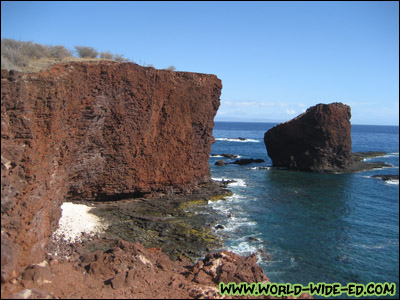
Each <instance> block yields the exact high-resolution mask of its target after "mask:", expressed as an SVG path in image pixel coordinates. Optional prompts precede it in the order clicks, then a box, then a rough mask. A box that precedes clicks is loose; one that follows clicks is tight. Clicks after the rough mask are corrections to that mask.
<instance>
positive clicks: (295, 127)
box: [264, 103, 352, 173]
mask: <svg viewBox="0 0 400 300" xmlns="http://www.w3.org/2000/svg"><path fill="white" fill-rule="evenodd" d="M350 118H351V109H350V106H348V105H345V104H343V103H331V104H317V105H315V106H313V107H310V108H309V109H307V111H306V112H304V113H303V114H301V115H299V116H297V117H296V118H294V119H292V120H290V121H287V122H285V123H281V124H278V125H277V126H275V127H273V128H271V129H270V130H268V131H267V132H266V133H265V135H264V143H265V146H266V148H267V152H268V155H269V157H270V158H271V159H272V163H273V166H274V167H280V168H287V169H290V170H298V171H307V172H321V173H328V172H344V171H345V170H346V168H347V167H348V166H349V165H351V163H352V159H351V125H350Z"/></svg>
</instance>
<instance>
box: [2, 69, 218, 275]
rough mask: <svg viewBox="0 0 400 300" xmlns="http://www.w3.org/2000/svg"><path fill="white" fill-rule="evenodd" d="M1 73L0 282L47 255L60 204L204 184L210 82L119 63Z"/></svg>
mask: <svg viewBox="0 0 400 300" xmlns="http://www.w3.org/2000/svg"><path fill="white" fill-rule="evenodd" d="M1 75H2V76H1V81H2V83H1V121H2V122H1V227H2V235H1V246H2V252H1V264H2V269H1V272H2V273H1V276H2V281H6V280H9V279H10V278H12V277H14V276H15V275H16V274H15V270H16V269H17V266H24V265H25V266H26V265H27V264H28V263H32V262H39V261H40V260H41V259H42V258H43V254H44V253H43V252H44V251H43V249H44V246H45V245H46V241H47V238H48V237H49V236H50V234H51V233H52V231H53V230H54V228H55V227H56V225H57V222H58V219H59V217H60V209H59V206H60V205H61V203H62V202H63V201H64V200H65V199H86V200H88V199H89V200H113V199H120V198H124V197H133V196H140V195H144V194H148V193H151V194H153V193H158V192H172V191H175V192H176V191H190V190H192V189H194V188H196V186H197V185H198V184H200V183H203V182H206V181H208V180H209V165H208V158H209V153H210V151H211V144H212V143H213V142H214V138H213V137H212V129H213V125H214V121H213V119H214V116H215V114H216V112H217V109H218V107H219V103H220V102H219V97H220V92H221V88H222V84H221V81H220V80H219V79H218V78H217V77H216V76H214V75H206V74H195V73H188V72H171V71H166V70H156V69H154V68H144V67H140V66H138V65H136V64H133V63H124V64H121V63H116V62H101V63H93V62H92V63H68V64H59V65H55V66H53V67H52V68H51V69H50V70H48V71H43V72H40V73H32V74H23V73H18V72H12V71H10V72H8V71H4V70H2V73H1ZM3 250H4V251H3Z"/></svg>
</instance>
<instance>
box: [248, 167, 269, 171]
mask: <svg viewBox="0 0 400 300" xmlns="http://www.w3.org/2000/svg"><path fill="white" fill-rule="evenodd" d="M250 169H251V170H271V169H272V167H251V168H250Z"/></svg>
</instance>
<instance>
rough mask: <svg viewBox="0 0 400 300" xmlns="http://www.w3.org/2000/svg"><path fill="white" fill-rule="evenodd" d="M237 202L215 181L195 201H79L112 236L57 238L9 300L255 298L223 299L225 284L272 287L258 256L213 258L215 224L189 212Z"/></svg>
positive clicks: (9, 286) (7, 291)
mask: <svg viewBox="0 0 400 300" xmlns="http://www.w3.org/2000/svg"><path fill="white" fill-rule="evenodd" d="M230 195H231V192H230V191H229V190H227V189H225V185H224V184H223V183H218V182H214V181H210V182H209V183H207V184H203V185H202V186H200V187H199V189H197V190H195V191H194V192H193V193H191V194H181V195H179V194H169V195H163V196H159V197H155V198H151V199H146V198H135V199H125V200H121V201H113V202H97V203H93V202H87V201H80V202H79V203H80V204H85V205H90V206H92V207H93V208H92V209H91V211H90V213H93V214H95V215H97V216H98V217H100V218H101V219H102V220H103V221H107V223H108V229H107V230H106V231H105V232H103V233H98V234H95V235H87V234H85V233H82V236H81V238H80V239H79V240H78V241H74V242H70V241H69V242H68V241H65V240H62V239H56V238H54V235H53V238H52V239H51V240H50V242H49V244H48V246H47V248H46V251H47V255H46V259H45V260H44V261H43V262H41V263H40V264H33V265H30V266H28V268H26V269H25V271H24V272H22V274H21V276H19V277H17V278H15V279H14V280H12V281H11V282H8V283H6V284H2V290H1V293H2V298H9V299H20V298H22V299H42V298H46V299H62V298H96V299H101V298H102V299H107V298H160V297H161V298H179V299H185V298H196V299H197V298H212V299H220V298H228V299H229V298H235V299H236V298H255V297H248V296H235V297H233V296H232V297H226V296H221V295H220V294H219V292H218V283H219V282H224V283H228V282H236V283H240V282H247V283H252V282H264V283H266V282H269V280H268V278H267V276H266V275H265V274H264V272H263V270H262V268H261V267H260V266H259V265H258V264H257V257H256V254H253V255H251V256H248V257H241V256H239V255H236V254H234V253H232V252H229V251H218V252H217V251H212V249H214V250H215V249H217V248H219V249H220V248H221V246H222V242H221V241H220V240H219V239H217V238H216V237H215V236H214V235H213V234H212V232H211V228H212V227H213V225H214V224H215V223H214V221H213V218H212V216H209V217H208V218H205V216H204V215H202V216H196V215H195V214H193V213H191V212H190V211H188V208H189V207H191V206H193V205H199V204H206V203H207V202H208V201H210V200H211V201H212V200H217V199H222V198H224V197H227V196H230ZM196 260H197V262H196V263H195V262H194V261H196ZM258 298H260V297H257V299H258ZM264 298H268V297H261V299H264ZM300 298H311V297H310V296H309V295H308V294H304V295H302V296H301V297H300Z"/></svg>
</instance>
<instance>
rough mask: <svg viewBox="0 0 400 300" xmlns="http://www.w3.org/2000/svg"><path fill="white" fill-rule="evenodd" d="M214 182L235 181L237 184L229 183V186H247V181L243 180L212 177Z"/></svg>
mask: <svg viewBox="0 0 400 300" xmlns="http://www.w3.org/2000/svg"><path fill="white" fill-rule="evenodd" d="M211 179H212V180H214V181H227V180H235V181H236V182H231V183H228V186H247V184H246V181H244V180H243V179H241V178H222V177H212V178H211Z"/></svg>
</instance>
